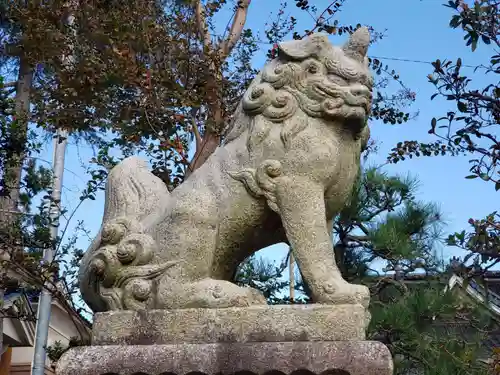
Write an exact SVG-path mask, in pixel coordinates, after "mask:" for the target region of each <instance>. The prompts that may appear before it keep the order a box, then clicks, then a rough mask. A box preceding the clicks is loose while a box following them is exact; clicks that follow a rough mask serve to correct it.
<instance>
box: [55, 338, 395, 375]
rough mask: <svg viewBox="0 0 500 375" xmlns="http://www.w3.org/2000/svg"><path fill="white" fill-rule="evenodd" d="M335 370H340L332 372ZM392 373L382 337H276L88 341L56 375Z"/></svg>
mask: <svg viewBox="0 0 500 375" xmlns="http://www.w3.org/2000/svg"><path fill="white" fill-rule="evenodd" d="M334 370H336V372H334ZM325 371H328V372H327V373H326V374H331V375H333V374H336V375H392V372H393V364H392V358H391V355H390V352H389V350H388V349H387V347H385V346H384V345H382V344H381V343H379V342H369V341H362V342H354V341H350V342H348V341H343V342H274V343H224V344H183V345H151V346H147V345H139V346H132V345H128V346H102V347H99V346H90V347H80V348H73V349H71V350H69V351H68V352H66V353H65V354H64V355H63V356H62V358H61V359H60V360H59V362H58V365H57V375H104V374H108V375H109V374H119V375H132V374H138V373H141V374H146V375H160V374H172V375H173V374H175V375H185V374H188V373H191V372H195V373H196V374H199V375H202V374H206V375H215V374H224V375H231V374H235V373H240V375H243V374H245V375H262V374H268V375H271V374H273V375H277V374H286V375H288V374H292V373H293V374H294V375H312V374H318V375H319V374H325Z"/></svg>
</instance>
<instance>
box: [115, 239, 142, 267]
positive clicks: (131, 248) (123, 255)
mask: <svg viewBox="0 0 500 375" xmlns="http://www.w3.org/2000/svg"><path fill="white" fill-rule="evenodd" d="M116 257H117V258H118V260H119V261H120V263H121V264H128V263H131V262H132V261H134V260H135V258H136V257H137V246H136V245H135V244H134V243H131V242H125V243H123V244H121V245H120V246H118V249H117V250H116Z"/></svg>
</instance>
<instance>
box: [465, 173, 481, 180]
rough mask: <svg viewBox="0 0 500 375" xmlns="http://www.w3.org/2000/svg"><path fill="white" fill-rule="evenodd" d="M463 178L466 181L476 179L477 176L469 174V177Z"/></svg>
mask: <svg viewBox="0 0 500 375" xmlns="http://www.w3.org/2000/svg"><path fill="white" fill-rule="evenodd" d="M465 178H466V179H468V180H472V179H473V178H478V175H476V174H471V175H469V176H465Z"/></svg>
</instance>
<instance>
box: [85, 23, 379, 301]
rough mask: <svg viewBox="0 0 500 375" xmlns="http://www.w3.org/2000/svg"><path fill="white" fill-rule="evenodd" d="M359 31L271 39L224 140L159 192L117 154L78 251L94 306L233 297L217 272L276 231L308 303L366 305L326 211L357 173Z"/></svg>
mask: <svg viewBox="0 0 500 375" xmlns="http://www.w3.org/2000/svg"><path fill="white" fill-rule="evenodd" d="M369 41H370V35H369V32H368V30H367V29H366V28H360V29H358V30H357V31H356V32H355V33H353V34H352V35H351V36H350V38H349V40H348V42H347V43H346V44H345V45H344V46H343V47H337V46H333V45H331V43H330V42H329V41H328V36H327V35H326V34H313V35H311V36H310V37H308V38H305V39H303V40H296V41H290V42H285V43H281V44H280V46H279V54H278V57H277V58H276V59H273V60H272V61H270V62H268V63H267V64H266V65H265V66H264V68H263V69H262V71H261V73H260V74H259V75H258V76H257V77H256V78H255V79H254V81H253V82H252V84H251V85H250V87H249V89H248V90H247V92H246V93H245V94H244V96H243V98H242V101H241V104H240V106H239V107H238V110H237V111H236V113H235V114H234V116H233V124H232V130H231V131H230V132H229V134H228V135H227V136H226V137H225V142H224V144H223V145H222V146H220V147H219V148H218V149H217V150H216V151H215V152H214V153H213V154H212V155H211V156H210V158H209V159H208V160H207V161H206V162H205V163H204V164H203V165H202V166H201V167H200V168H199V169H197V170H196V171H195V172H194V173H193V174H191V175H190V176H189V178H188V179H187V180H186V181H185V182H184V183H183V184H182V185H181V186H179V187H178V188H176V189H175V190H174V191H173V192H172V193H169V192H168V190H167V188H166V187H165V185H164V184H163V182H162V181H161V180H160V179H159V178H157V177H155V176H154V175H153V174H152V173H150V172H149V171H148V170H147V165H146V163H145V162H142V161H140V160H139V159H137V158H136V157H132V158H128V159H126V160H124V161H123V162H122V163H120V164H119V165H118V166H117V167H115V168H114V169H113V170H112V171H111V172H110V174H109V176H108V185H107V187H106V206H105V214H104V219H103V223H102V227H101V230H100V232H99V234H98V236H97V237H96V239H95V241H94V242H93V244H92V245H91V247H90V249H89V250H88V251H87V252H86V254H85V256H84V259H83V260H82V262H81V269H80V287H81V291H82V295H83V297H84V299H85V301H86V302H87V304H88V305H89V306H90V307H91V308H92V309H93V310H94V311H107V310H141V309H181V308H192V307H210V308H223V307H246V306H250V305H263V304H265V299H264V297H263V296H262V294H261V293H260V292H259V291H257V290H255V289H252V288H243V287H239V286H237V285H235V284H234V283H232V282H231V280H232V277H233V275H234V274H235V271H236V269H237V267H238V265H239V264H240V263H241V262H242V261H243V260H244V259H245V258H247V257H248V256H250V255H251V254H252V253H254V252H256V251H258V250H260V249H262V248H264V247H266V246H269V245H272V244H275V243H279V242H288V243H289V244H290V245H291V248H292V249H293V252H294V255H295V259H296V260H297V264H298V266H299V268H300V270H301V273H302V276H303V278H304V280H305V282H306V283H307V285H308V287H309V289H310V290H311V294H312V298H313V300H314V301H315V302H318V303H324V304H333V305H335V304H363V305H365V306H367V305H368V302H369V292H368V289H367V288H366V287H365V286H361V285H352V284H349V283H347V282H346V281H345V280H344V279H343V278H342V276H341V274H340V271H339V270H338V268H337V266H336V263H335V259H334V252H333V244H332V238H331V234H332V221H331V220H329V219H331V218H333V217H335V215H336V214H337V213H338V212H339V211H340V210H341V209H342V208H343V206H344V205H345V203H346V201H347V200H348V199H349V197H350V194H351V190H352V186H353V184H354V182H355V180H356V176H357V175H358V173H359V166H360V154H361V151H362V148H363V147H364V146H365V145H366V142H367V140H368V138H369V128H368V126H367V118H368V113H369V111H370V107H371V100H372V94H371V90H372V86H373V78H372V76H371V73H370V69H369V67H368V58H367V56H366V53H367V48H368V45H369Z"/></svg>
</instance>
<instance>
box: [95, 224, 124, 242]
mask: <svg viewBox="0 0 500 375" xmlns="http://www.w3.org/2000/svg"><path fill="white" fill-rule="evenodd" d="M125 232H126V228H125V226H124V225H122V224H106V225H104V228H103V229H102V234H101V238H102V241H103V242H104V243H109V244H117V243H118V242H120V240H121V239H122V238H123V236H124V235H125Z"/></svg>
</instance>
